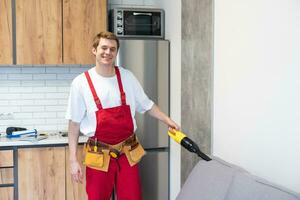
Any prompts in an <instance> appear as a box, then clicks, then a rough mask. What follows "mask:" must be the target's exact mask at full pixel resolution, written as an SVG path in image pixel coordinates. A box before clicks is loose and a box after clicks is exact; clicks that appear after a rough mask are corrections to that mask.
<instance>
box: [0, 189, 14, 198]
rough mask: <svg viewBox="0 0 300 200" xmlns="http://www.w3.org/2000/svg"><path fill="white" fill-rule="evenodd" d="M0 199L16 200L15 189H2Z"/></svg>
mask: <svg viewBox="0 0 300 200" xmlns="http://www.w3.org/2000/svg"><path fill="white" fill-rule="evenodd" d="M0 199H1V200H2V199H3V200H4V199H5V200H13V199H14V188H13V187H3V188H2V187H0Z"/></svg>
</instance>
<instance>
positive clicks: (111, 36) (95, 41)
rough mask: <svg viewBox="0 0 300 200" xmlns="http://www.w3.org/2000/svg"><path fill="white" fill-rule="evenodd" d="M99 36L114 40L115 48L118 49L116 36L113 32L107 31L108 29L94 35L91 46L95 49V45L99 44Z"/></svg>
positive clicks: (118, 44)
mask: <svg viewBox="0 0 300 200" xmlns="http://www.w3.org/2000/svg"><path fill="white" fill-rule="evenodd" d="M101 38H105V39H109V40H115V41H116V42H117V49H119V47H120V43H119V39H118V37H117V36H116V35H115V34H114V33H112V32H108V31H102V32H100V33H98V34H97V35H96V36H95V37H94V39H93V47H94V48H95V49H97V47H98V45H99V41H100V39H101Z"/></svg>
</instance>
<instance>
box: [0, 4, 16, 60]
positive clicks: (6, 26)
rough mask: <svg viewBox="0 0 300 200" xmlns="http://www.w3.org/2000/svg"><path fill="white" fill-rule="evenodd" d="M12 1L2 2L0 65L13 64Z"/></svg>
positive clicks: (0, 5)
mask: <svg viewBox="0 0 300 200" xmlns="http://www.w3.org/2000/svg"><path fill="white" fill-rule="evenodd" d="M11 10H12V9H11V0H0V64H12V63H13V57H12V20H11V16H12V14H11Z"/></svg>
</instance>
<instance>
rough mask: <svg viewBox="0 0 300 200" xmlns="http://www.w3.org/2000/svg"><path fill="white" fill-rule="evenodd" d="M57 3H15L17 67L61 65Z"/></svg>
mask: <svg viewBox="0 0 300 200" xmlns="http://www.w3.org/2000/svg"><path fill="white" fill-rule="evenodd" d="M61 1H62V0H46V1H45V0H18V1H15V2H16V45H17V49H16V55H17V64H60V63H62V20H61V19H62V9H61Z"/></svg>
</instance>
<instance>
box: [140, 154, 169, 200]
mask: <svg viewBox="0 0 300 200" xmlns="http://www.w3.org/2000/svg"><path fill="white" fill-rule="evenodd" d="M168 160H169V158H168V152H167V151H165V152H164V151H147V154H146V156H145V157H143V159H142V161H141V163H140V174H141V182H142V195H143V200H153V199H155V200H168V199H169V186H168V181H169V171H168V166H169V165H168Z"/></svg>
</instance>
